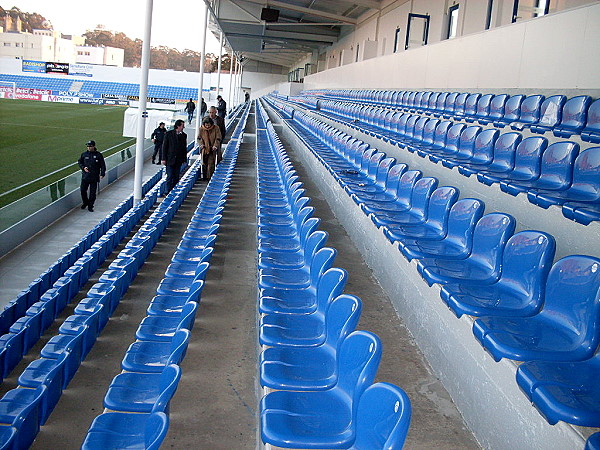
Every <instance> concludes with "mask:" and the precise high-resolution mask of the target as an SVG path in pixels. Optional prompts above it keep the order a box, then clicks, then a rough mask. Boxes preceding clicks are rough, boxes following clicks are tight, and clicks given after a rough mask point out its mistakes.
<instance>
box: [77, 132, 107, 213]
mask: <svg viewBox="0 0 600 450" xmlns="http://www.w3.org/2000/svg"><path fill="white" fill-rule="evenodd" d="M85 145H86V147H87V150H86V151H85V152H83V153H82V154H81V157H80V158H79V161H77V164H79V167H81V200H82V201H83V203H82V205H81V209H85V208H86V207H87V209H88V211H89V212H93V211H94V202H95V201H96V191H97V190H98V183H99V182H100V179H101V178H104V175H106V164H105V163H104V157H103V156H102V153H100V152H99V151H98V150H97V149H96V142H95V141H89V142H88V143H87V144H85ZM88 191H89V195H88Z"/></svg>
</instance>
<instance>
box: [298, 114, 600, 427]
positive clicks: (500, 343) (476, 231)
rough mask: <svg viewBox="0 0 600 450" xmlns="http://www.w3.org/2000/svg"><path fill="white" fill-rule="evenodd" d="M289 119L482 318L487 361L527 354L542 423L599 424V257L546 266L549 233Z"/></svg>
mask: <svg viewBox="0 0 600 450" xmlns="http://www.w3.org/2000/svg"><path fill="white" fill-rule="evenodd" d="M294 117H295V119H296V120H295V121H288V124H289V126H290V128H291V129H292V130H294V131H295V132H296V133H297V134H298V136H299V137H300V138H301V139H303V140H304V142H305V143H306V145H307V147H308V148H309V149H310V150H311V151H312V152H313V153H314V155H315V156H316V157H317V158H318V159H319V160H320V161H321V162H322V163H323V164H324V165H325V167H327V168H328V170H329V171H330V172H331V174H332V176H333V177H334V178H335V179H336V180H337V181H338V182H339V183H340V185H341V186H342V187H343V188H344V189H345V191H346V192H347V193H348V194H349V195H350V196H351V198H352V199H353V200H354V201H355V202H356V204H357V205H358V206H359V207H360V209H361V210H362V211H363V212H364V213H365V214H367V215H368V216H369V217H370V218H371V220H372V221H373V223H374V224H375V225H376V226H377V227H379V228H381V229H382V231H383V233H384V234H385V236H386V237H387V238H388V239H389V240H390V241H391V242H392V243H398V245H399V250H400V251H401V252H402V254H403V255H404V256H405V257H406V258H407V259H408V260H412V259H417V267H418V271H419V273H420V274H421V276H422V277H423V278H424V279H425V281H427V283H428V284H430V285H431V284H433V283H438V284H441V285H442V289H441V297H442V300H444V302H446V304H447V305H448V306H449V307H450V308H451V309H452V310H453V311H454V312H455V313H456V315H457V316H458V317H460V316H461V315H462V314H469V315H474V316H483V317H480V318H479V319H477V320H475V322H474V326H473V331H474V334H475V336H476V337H477V338H478V339H479V340H480V342H481V344H482V345H483V346H484V348H485V349H486V350H487V351H488V352H490V353H491V354H492V356H493V357H494V358H495V359H496V360H499V359H500V358H502V357H506V358H510V359H515V360H520V361H527V362H526V363H525V364H523V365H521V366H520V368H519V371H518V372H517V379H518V380H519V385H520V386H521V387H522V388H523V389H524V390H525V391H526V392H527V390H526V387H525V386H526V383H525V382H524V381H522V380H521V378H524V377H525V373H527V372H526V371H527V370H530V371H531V372H532V373H535V375H534V376H532V377H531V378H534V379H535V381H533V382H530V383H529V389H530V391H531V390H538V389H540V390H544V389H546V390H545V391H544V395H543V396H536V395H532V394H528V395H529V396H530V397H531V400H532V401H533V402H534V404H535V405H536V406H537V407H538V409H539V410H540V411H541V412H542V414H543V415H544V416H545V417H546V418H547V419H548V421H549V422H550V423H556V421H557V420H563V421H566V422H569V423H575V424H578V425H583V426H599V425H600V409H599V408H598V405H600V402H598V399H599V393H600V391H598V389H597V387H596V383H595V381H594V377H593V374H594V373H597V364H598V362H597V361H598V357H597V356H594V355H595V354H596V352H597V350H598V346H599V343H600V332H599V330H600V294H599V292H600V270H598V269H600V259H598V258H595V257H591V256H579V255H573V256H567V257H565V258H562V259H561V260H559V261H557V262H555V263H554V265H552V262H553V257H554V248H555V244H554V238H553V237H552V236H550V235H548V234H546V233H543V232H538V231H522V232H519V233H516V234H513V233H514V229H515V219H514V218H513V217H512V216H510V215H508V214H502V213H490V214H486V215H483V210H484V205H483V202H481V201H480V200H477V199H461V200H459V199H458V198H459V192H458V190H457V189H456V188H454V187H451V186H446V187H439V188H438V187H437V180H436V179H434V178H431V177H424V176H423V174H422V173H421V172H420V171H417V170H409V168H408V167H407V166H406V165H405V164H401V163H398V164H396V162H395V160H394V159H393V158H386V156H385V154H383V153H382V152H378V151H376V150H374V149H370V148H369V147H368V145H366V144H364V143H363V142H361V141H359V140H357V139H354V138H352V137H351V136H349V135H346V134H345V133H343V132H341V131H339V130H337V129H335V128H334V127H331V126H328V125H326V124H324V123H322V122H319V121H317V120H316V119H312V118H310V117H308V116H306V115H304V114H303V113H300V112H298V111H297V112H296V113H295V115H294ZM300 118H302V120H300ZM373 161H379V162H380V163H379V164H377V165H375V167H376V168H377V169H376V170H375V169H372V167H373V166H371V165H370V163H371V162H373ZM544 360H545V361H546V362H541V361H544ZM549 361H554V362H549ZM571 365H572V366H571ZM566 367H572V368H575V367H576V368H577V370H570V369H569V370H567V369H566ZM528 368H530V369H528ZM549 391H551V392H552V394H549V393H548V392H549Z"/></svg>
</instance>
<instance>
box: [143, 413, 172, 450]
mask: <svg viewBox="0 0 600 450" xmlns="http://www.w3.org/2000/svg"><path fill="white" fill-rule="evenodd" d="M168 431H169V418H168V416H167V415H166V414H165V413H164V412H152V413H151V414H150V416H149V417H148V420H147V421H146V429H145V432H144V448H146V449H147V450H158V449H159V448H160V445H161V444H162V442H163V441H164V439H165V437H166V435H167V432H168Z"/></svg>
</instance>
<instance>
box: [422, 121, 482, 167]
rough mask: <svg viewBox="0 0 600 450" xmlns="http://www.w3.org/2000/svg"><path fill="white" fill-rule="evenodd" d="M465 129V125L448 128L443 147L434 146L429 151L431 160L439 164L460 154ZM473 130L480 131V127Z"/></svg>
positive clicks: (459, 124)
mask: <svg viewBox="0 0 600 450" xmlns="http://www.w3.org/2000/svg"><path fill="white" fill-rule="evenodd" d="M465 128H466V125H465V124H464V123H456V124H454V125H452V126H451V127H450V128H448V133H447V134H446V140H445V142H444V145H443V147H441V148H438V147H435V146H434V147H431V148H430V149H428V150H427V156H428V157H429V160H430V161H431V162H434V163H436V164H437V163H438V162H440V161H442V159H444V158H449V159H451V158H452V156H453V155H454V154H456V153H457V152H458V149H459V144H460V139H461V135H462V132H463V131H464V129H465ZM473 129H479V130H480V128H479V127H473ZM477 132H479V131H477ZM417 154H418V155H419V156H423V155H422V154H421V153H419V152H417Z"/></svg>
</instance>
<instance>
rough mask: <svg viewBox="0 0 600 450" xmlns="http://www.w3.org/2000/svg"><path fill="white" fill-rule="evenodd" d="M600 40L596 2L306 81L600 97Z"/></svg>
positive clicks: (316, 84)
mask: <svg viewBox="0 0 600 450" xmlns="http://www.w3.org/2000/svg"><path fill="white" fill-rule="evenodd" d="M398 9H400V8H398ZM390 36H391V41H390V44H389V45H388V47H390V48H391V47H392V42H393V35H390ZM598 42H600V4H598V3H596V4H593V5H589V6H584V7H580V8H576V9H572V10H569V11H563V12H560V13H556V14H551V15H548V16H545V17H541V18H537V19H534V20H528V21H523V22H520V23H515V24H511V25H507V26H503V27H499V28H495V29H492V30H488V31H484V32H481V33H476V34H472V35H468V36H463V37H459V38H455V39H452V40H444V41H441V42H438V43H436V44H431V45H427V46H425V47H421V48H417V49H411V50H408V51H403V52H399V53H396V54H391V55H387V56H383V57H378V58H374V59H369V60H368V61H364V62H358V63H355V64H350V65H347V66H342V67H338V68H334V69H330V70H326V71H323V72H319V73H317V74H314V75H310V76H308V77H306V78H305V80H304V83H305V87H306V88H307V89H321V88H392V89H393V88H397V89H413V88H414V89H433V90H450V89H453V90H458V89H461V90H488V91H492V92H494V91H496V92H497V91H498V90H506V89H517V90H534V91H540V90H544V89H548V90H561V91H568V90H571V89H572V90H581V91H588V92H590V94H591V95H594V94H595V95H594V96H598V93H599V91H600V58H598ZM594 55H595V56H594ZM374 74H377V76H373V75H374Z"/></svg>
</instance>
